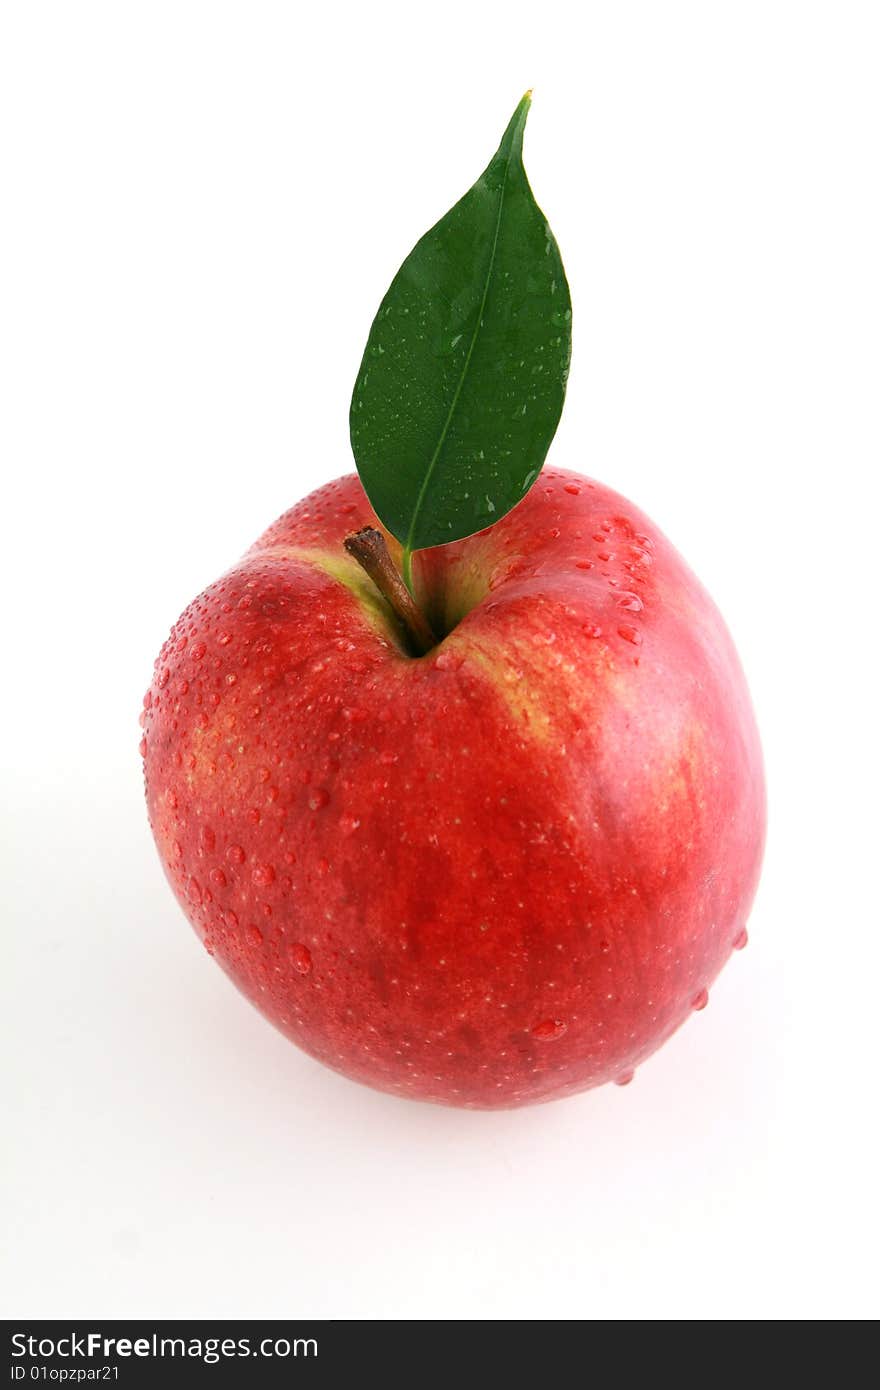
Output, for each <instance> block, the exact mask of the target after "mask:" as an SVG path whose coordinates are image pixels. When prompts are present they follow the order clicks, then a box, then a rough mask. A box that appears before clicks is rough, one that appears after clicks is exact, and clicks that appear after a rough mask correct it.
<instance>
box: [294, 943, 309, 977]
mask: <svg viewBox="0 0 880 1390" xmlns="http://www.w3.org/2000/svg"><path fill="white" fill-rule="evenodd" d="M288 955H289V956H290V963H291V965H292V966H293V968H294V970H297V971H299V973H300V975H308V973H309V971H310V970H311V968H312V953H311V951H310V950H309V948H308V946H303V945H302V944H301V943H300V942H299V941H297V942H294V944H293V945H292V946H291V947H290V949H289V951H288Z"/></svg>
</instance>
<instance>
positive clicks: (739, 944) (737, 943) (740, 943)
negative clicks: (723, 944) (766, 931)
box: [733, 927, 749, 951]
mask: <svg viewBox="0 0 880 1390" xmlns="http://www.w3.org/2000/svg"><path fill="white" fill-rule="evenodd" d="M748 944H749V934H748V932H747V931H746V929H745V927H743V929H742V931H741V932H738V933H737V935H736V936H735V937H734V938H733V949H734V950H735V951H744V950H745V948H746V946H748Z"/></svg>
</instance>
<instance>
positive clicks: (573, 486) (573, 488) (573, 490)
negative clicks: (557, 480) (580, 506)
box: [562, 483, 581, 497]
mask: <svg viewBox="0 0 880 1390" xmlns="http://www.w3.org/2000/svg"><path fill="white" fill-rule="evenodd" d="M562 491H563V492H567V493H568V494H569V496H570V497H580V495H581V490H580V488H579V487H578V485H577V483H566V484H565V486H564V487H563V489H562Z"/></svg>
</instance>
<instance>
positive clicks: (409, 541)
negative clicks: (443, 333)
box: [404, 150, 513, 553]
mask: <svg viewBox="0 0 880 1390" xmlns="http://www.w3.org/2000/svg"><path fill="white" fill-rule="evenodd" d="M512 159H513V150H511V152H510V154H509V155H508V156H507V160H506V162H505V165H504V179H503V181H502V184H501V190H500V193H499V195H498V216H497V218H496V219H495V235H494V237H493V239H492V251H491V254H490V256H489V268H488V270H487V271H486V283H485V285H484V286H483V297H482V299H481V300H480V312H479V313H478V314H477V321H476V323H475V324H474V331H473V333H472V334H471V341H470V345H469V346H468V350H467V356H466V357H465V359H464V363H463V365H462V369H461V375H460V376H459V378H458V385H457V386H456V388H455V394H454V395H453V397H452V401H451V402H450V405H449V410H448V411H447V414H446V419H445V421H444V422H443V428H442V430H441V431H440V438H439V439H438V440H437V446H436V448H435V449H434V453H433V454H432V456H431V462H430V463H429V464H428V467H427V469H426V471H425V476H424V478H423V479H422V486H421V487H420V488H419V495H418V497H417V498H416V505H415V507H414V509H413V516H412V521H411V522H410V527H409V531H408V532H407V537H406V543H405V545H404V550H405V551H407V552H409V553H411V552H412V548H413V536H414V535H415V531H416V525H417V524H418V520H419V517H420V515H421V510H422V506H423V504H424V501H425V495H426V493H427V491H428V485H429V484H430V482H431V478H432V476H433V473H434V469H435V467H436V466H437V460H438V459H439V457H440V452H441V450H442V448H443V445H444V444H445V443H446V436H447V434H448V433H449V427H450V425H451V424H452V417H453V415H454V414H455V409H456V406H457V405H458V401H459V397H460V396H461V392H462V388H463V386H464V383H465V380H466V378H467V374H468V369H469V367H470V365H471V358H472V357H473V355H474V348H475V346H476V342H477V338H478V337H479V333H480V329H481V328H482V326H483V313H484V311H485V308H486V300H487V299H488V298H489V286H490V285H491V283H492V275H493V273H494V270H495V257H496V254H497V251H498V238H499V236H500V234H501V217H502V214H503V212H504V195H505V193H506V192H507V176H508V174H509V173H510V164H511V160H512Z"/></svg>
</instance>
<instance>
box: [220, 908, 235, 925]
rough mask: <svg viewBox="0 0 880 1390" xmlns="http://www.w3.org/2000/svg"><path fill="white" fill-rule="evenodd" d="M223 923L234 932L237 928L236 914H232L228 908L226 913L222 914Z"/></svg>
mask: <svg viewBox="0 0 880 1390" xmlns="http://www.w3.org/2000/svg"><path fill="white" fill-rule="evenodd" d="M223 921H224V922H225V923H226V925H227V927H229V928H230V929H232V930H234V929H235V928H236V927H237V926H238V913H236V912H233V911H232V909H231V908H230V909H229V911H228V912H224V914H223Z"/></svg>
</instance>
